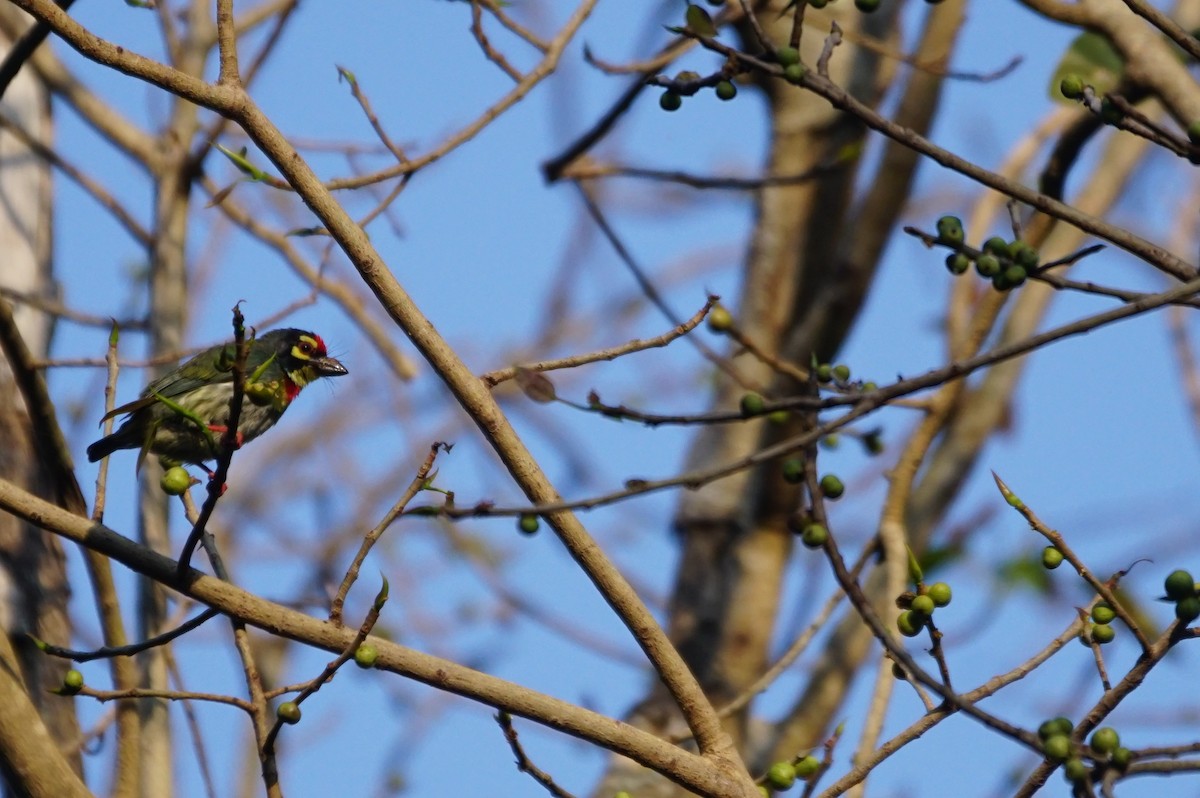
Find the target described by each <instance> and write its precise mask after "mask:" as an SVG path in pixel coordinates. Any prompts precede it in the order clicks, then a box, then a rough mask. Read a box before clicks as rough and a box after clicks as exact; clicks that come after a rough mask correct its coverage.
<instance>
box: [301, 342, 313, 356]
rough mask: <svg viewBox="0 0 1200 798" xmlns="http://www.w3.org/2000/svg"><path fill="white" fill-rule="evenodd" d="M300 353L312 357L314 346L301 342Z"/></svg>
mask: <svg viewBox="0 0 1200 798" xmlns="http://www.w3.org/2000/svg"><path fill="white" fill-rule="evenodd" d="M300 351H301V352H303V353H304V354H306V355H311V354H312V351H313V348H312V344H310V343H309V342H308V341H301V342H300Z"/></svg>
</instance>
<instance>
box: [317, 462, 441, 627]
mask: <svg viewBox="0 0 1200 798" xmlns="http://www.w3.org/2000/svg"><path fill="white" fill-rule="evenodd" d="M441 450H446V451H449V450H450V447H449V446H448V445H446V444H445V443H442V442H441V441H438V442H436V443H434V444H433V445H432V446H430V447H429V454H427V455H426V456H425V461H424V462H423V463H421V467H420V468H418V469H417V474H416V476H415V477H413V479H412V481H411V482H409V483H408V487H407V488H405V489H404V493H403V494H401V496H400V498H399V499H397V500H396V503H395V504H394V505H392V508H391V509H390V510H388V511H387V513H385V514H384V516H383V518H382V519H380V521H379V523H378V524H376V525H375V528H374V529H372V530H371V531H370V532H368V533H367V534H366V535H365V536H364V537H363V540H362V543H361V544H360V545H359V547H358V553H356V554H355V555H354V559H353V560H351V561H350V567H349V568H347V569H346V575H345V576H344V577H342V583H341V585H339V586H338V589H337V593H335V594H334V597H333V601H332V602H331V603H330V608H329V620H330V621H332V622H333V623H337V624H340V623H341V622H342V607H343V606H344V605H345V603H346V596H347V595H349V593H350V588H351V587H353V586H354V581H355V580H356V579H358V573H359V570H360V569H361V568H362V564H363V561H365V560H366V559H367V555H368V554H369V553H370V552H371V548H372V547H373V546H374V545H375V543H376V541H378V540H379V538H380V537H381V536H382V535H383V533H384V532H385V531H386V530H387V528H388V527H389V526H391V525H392V522H393V521H395V520H396V519H397V518H399V517H400V514H401V513H403V512H404V508H405V507H407V506H408V503H409V502H410V501H412V499H413V497H414V496H416V495H417V494H418V493H420V492H421V490H422V489H423V488H424V487H425V481H426V480H427V479H428V478H429V472H430V471H432V470H433V463H434V461H435V460H436V459H437V456H438V452H439V451H441Z"/></svg>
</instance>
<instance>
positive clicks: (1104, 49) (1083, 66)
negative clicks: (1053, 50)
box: [1050, 31, 1125, 105]
mask: <svg viewBox="0 0 1200 798" xmlns="http://www.w3.org/2000/svg"><path fill="white" fill-rule="evenodd" d="M1124 73H1125V61H1124V60H1123V59H1122V58H1121V54H1120V53H1118V52H1117V51H1116V48H1114V47H1113V46H1112V43H1111V42H1110V41H1109V40H1108V38H1107V37H1106V36H1102V35H1101V34H1099V33H1093V32H1091V31H1085V32H1083V33H1081V34H1079V35H1078V36H1076V37H1075V39H1074V40H1073V41H1072V42H1071V46H1070V47H1068V48H1067V52H1066V53H1065V54H1064V55H1063V57H1062V60H1061V61H1059V62H1058V66H1057V67H1056V68H1055V70H1054V74H1053V75H1052V76H1051V78H1050V99H1052V100H1054V101H1055V102H1059V103H1063V104H1067V105H1073V104H1074V101H1072V100H1068V99H1067V98H1066V97H1063V96H1062V94H1061V93H1060V92H1059V90H1058V86H1059V84H1060V83H1061V82H1062V79H1063V78H1065V77H1066V76H1067V75H1078V76H1079V77H1080V78H1082V79H1083V82H1084V83H1086V84H1087V85H1089V86H1091V87H1092V88H1093V89H1095V91H1096V94H1097V95H1103V94H1106V93H1108V92H1109V91H1111V90H1112V89H1114V88H1115V87H1116V85H1117V83H1119V82H1120V80H1121V76H1122V75H1123V74H1124Z"/></svg>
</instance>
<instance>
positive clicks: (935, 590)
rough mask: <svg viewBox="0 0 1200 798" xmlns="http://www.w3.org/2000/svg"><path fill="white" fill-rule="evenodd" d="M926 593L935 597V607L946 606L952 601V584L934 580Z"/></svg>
mask: <svg viewBox="0 0 1200 798" xmlns="http://www.w3.org/2000/svg"><path fill="white" fill-rule="evenodd" d="M925 595H927V596H929V598H931V599H933V604H934V606H935V607H945V606H946V605H947V604H949V603H950V598H951V595H952V594H951V592H950V585H948V584H946V583H945V582H934V583H933V584H932V585H930V586H929V589H928V590H927V591H925Z"/></svg>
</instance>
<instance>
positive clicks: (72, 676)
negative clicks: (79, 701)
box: [58, 668, 83, 695]
mask: <svg viewBox="0 0 1200 798" xmlns="http://www.w3.org/2000/svg"><path fill="white" fill-rule="evenodd" d="M82 689H83V674H82V673H80V672H79V671H77V670H75V669H74V668H71V669H70V670H69V671H67V672H66V673H64V674H63V683H62V687H60V688H59V690H58V692H59V693H60V694H61V695H77V694H78V693H79V691H80V690H82Z"/></svg>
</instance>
